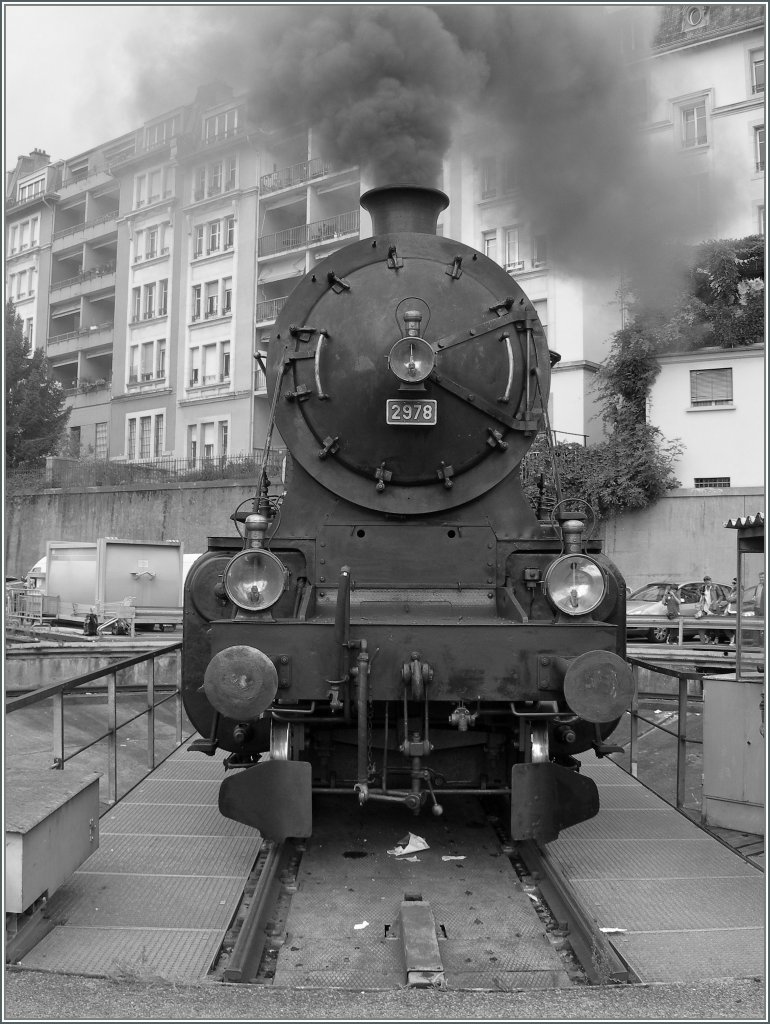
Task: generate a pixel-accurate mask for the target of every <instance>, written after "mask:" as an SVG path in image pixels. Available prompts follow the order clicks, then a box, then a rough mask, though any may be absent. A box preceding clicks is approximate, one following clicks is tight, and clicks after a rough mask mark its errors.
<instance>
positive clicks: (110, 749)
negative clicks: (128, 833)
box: [107, 672, 118, 804]
mask: <svg viewBox="0 0 770 1024" xmlns="http://www.w3.org/2000/svg"><path fill="white" fill-rule="evenodd" d="M117 691H118V673H117V672H110V674H109V676H108V677H107V729H108V735H107V803H108V804H114V803H115V801H116V800H117V798H118V692H117Z"/></svg>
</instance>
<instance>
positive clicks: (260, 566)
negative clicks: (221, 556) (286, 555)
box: [223, 548, 289, 612]
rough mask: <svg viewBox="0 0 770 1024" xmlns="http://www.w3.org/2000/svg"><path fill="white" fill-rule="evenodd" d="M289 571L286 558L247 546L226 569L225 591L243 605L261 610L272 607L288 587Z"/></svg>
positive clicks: (233, 600) (255, 610)
mask: <svg viewBox="0 0 770 1024" xmlns="http://www.w3.org/2000/svg"><path fill="white" fill-rule="evenodd" d="M288 577H289V574H288V572H287V570H286V567H285V566H284V564H283V562H282V561H281V560H280V558H278V556H277V555H274V554H273V553H272V551H265V549H264V548H246V549H245V550H244V551H241V552H240V553H239V554H237V555H235V557H234V558H232V559H230V562H229V564H228V566H227V568H226V569H225V575H224V580H223V583H224V588H225V593H226V594H227V596H228V597H229V598H230V600H231V601H232V602H233V604H235V605H237V606H238V607H239V608H243V610H244V611H247V612H261V611H264V610H265V609H266V608H272V606H273V605H274V604H275V602H276V601H277V600H278V598H279V597H280V596H281V594H282V593H283V592H284V590H285V589H286V584H287V582H288Z"/></svg>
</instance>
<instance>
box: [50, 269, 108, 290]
mask: <svg viewBox="0 0 770 1024" xmlns="http://www.w3.org/2000/svg"><path fill="white" fill-rule="evenodd" d="M114 273H115V264H114V263H102V265H101V266H100V267H92V268H91V270H81V272H80V273H79V274H75V276H74V277H66V278H65V279H64V280H63V281H53V282H51V287H50V291H55V290H56V289H57V288H67V287H69V286H71V285H73V284H82V282H83V281H91V280H92V279H93V278H95V277H105V276H106V275H107V274H114Z"/></svg>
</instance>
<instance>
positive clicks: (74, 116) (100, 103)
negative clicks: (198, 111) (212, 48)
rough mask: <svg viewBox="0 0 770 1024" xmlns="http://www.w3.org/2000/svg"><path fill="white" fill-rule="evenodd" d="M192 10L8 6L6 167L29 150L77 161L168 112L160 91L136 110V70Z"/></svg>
mask: <svg viewBox="0 0 770 1024" xmlns="http://www.w3.org/2000/svg"><path fill="white" fill-rule="evenodd" d="M194 6H196V5H191V4H181V5H171V4H169V5H154V4H152V5H151V4H44V3H34V4H24V3H4V4H3V21H4V25H3V28H4V31H3V37H4V97H3V99H4V118H3V120H4V145H3V155H4V164H5V170H6V171H8V170H11V169H12V168H13V167H14V166H15V164H16V159H17V157H18V156H20V155H21V154H26V153H29V152H30V150H32V149H43V150H45V151H46V152H47V153H48V154H49V155H50V156H51V158H52V159H53V160H58V159H66V158H68V157H72V156H76V155H77V154H78V153H82V152H84V151H85V150H87V149H90V148H91V147H93V146H96V145H99V144H100V143H102V142H104V141H106V140H107V139H110V138H115V137H117V136H119V135H122V134H123V133H124V132H127V131H130V130H131V129H133V128H136V127H139V125H140V124H141V123H142V122H143V121H144V120H146V119H147V118H148V117H152V116H154V115H155V114H159V113H162V112H163V111H164V110H166V109H168V104H167V103H166V102H165V99H164V96H163V95H162V94H160V95H158V97H157V108H156V109H149V110H140V109H138V106H137V103H136V101H135V98H134V83H133V81H132V74H131V71H132V68H134V67H135V66H136V63H137V61H136V59H135V58H136V54H137V51H138V52H140V53H141V52H146V51H147V49H148V40H149V41H150V44H152V45H153V49H154V46H157V45H158V43H159V42H160V41H163V40H166V41H167V40H168V39H169V38H171V39H173V38H174V34H175V33H176V34H177V35H180V34H182V33H183V32H184V31H185V29H184V22H185V17H186V15H187V14H188V13H189V11H190V8H191V7H194Z"/></svg>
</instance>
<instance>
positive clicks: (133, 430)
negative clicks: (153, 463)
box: [126, 410, 166, 459]
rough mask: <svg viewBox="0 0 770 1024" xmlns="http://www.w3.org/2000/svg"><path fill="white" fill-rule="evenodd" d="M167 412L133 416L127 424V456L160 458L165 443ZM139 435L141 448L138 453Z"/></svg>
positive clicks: (132, 457)
mask: <svg viewBox="0 0 770 1024" xmlns="http://www.w3.org/2000/svg"><path fill="white" fill-rule="evenodd" d="M165 426H166V421H165V413H163V412H161V411H159V410H158V411H153V412H149V413H145V414H144V415H142V416H131V417H129V418H128V420H127V426H126V458H128V459H135V458H136V457H137V454H138V456H139V458H140V459H150V458H155V459H157V458H159V457H160V456H161V455H162V454H163V447H164V445H165ZM137 435H138V439H139V450H138V453H137Z"/></svg>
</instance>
